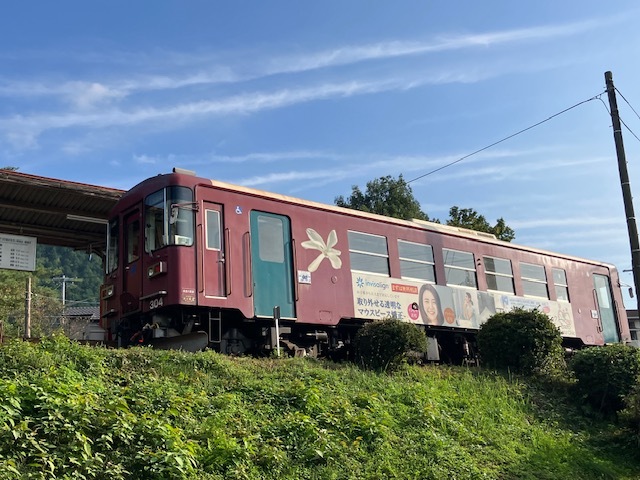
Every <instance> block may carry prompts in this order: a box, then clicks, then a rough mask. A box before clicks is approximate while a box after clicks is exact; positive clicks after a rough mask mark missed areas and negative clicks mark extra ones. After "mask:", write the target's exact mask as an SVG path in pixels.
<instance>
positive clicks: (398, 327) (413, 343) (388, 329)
mask: <svg viewBox="0 0 640 480" xmlns="http://www.w3.org/2000/svg"><path fill="white" fill-rule="evenodd" d="M355 342H356V360H357V361H358V363H359V364H360V365H361V366H363V367H364V368H368V369H371V370H378V371H386V370H387V369H389V368H392V369H393V368H396V367H398V366H399V365H400V364H402V363H403V362H404V361H405V360H406V358H407V354H409V353H410V352H417V353H419V354H423V353H424V352H426V351H427V337H426V335H425V334H424V332H423V331H422V330H420V328H418V327H417V326H415V325H413V324H411V323H406V322H402V321H400V320H396V319H386V320H381V321H378V322H373V323H368V324H367V325H365V326H364V327H362V328H361V329H360V331H358V335H357V336H356V339H355Z"/></svg>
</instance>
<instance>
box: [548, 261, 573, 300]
mask: <svg viewBox="0 0 640 480" xmlns="http://www.w3.org/2000/svg"><path fill="white" fill-rule="evenodd" d="M551 271H552V272H553V285H554V287H555V289H556V297H557V298H558V300H562V301H565V302H568V301H569V285H568V284H567V272H565V271H564V270H563V269H561V268H553V269H551Z"/></svg>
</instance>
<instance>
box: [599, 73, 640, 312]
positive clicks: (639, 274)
mask: <svg viewBox="0 0 640 480" xmlns="http://www.w3.org/2000/svg"><path fill="white" fill-rule="evenodd" d="M604 80H605V83H606V85H607V94H608V95H609V107H610V108H611V120H612V121H613V139H614V141H615V144H616V154H617V156H618V171H619V172H620V185H621V186H622V200H623V201H624V211H625V214H626V216H627V230H628V231H629V243H630V245H631V268H632V271H633V283H634V285H635V287H636V300H637V305H636V308H637V309H638V313H639V314H640V242H639V240H638V227H637V226H636V216H635V213H634V212H633V197H632V195H631V184H630V183H629V173H628V172H627V159H626V156H625V153H624V144H623V143H622V127H621V125H620V114H619V113H618V102H617V100H616V89H615V87H614V86H613V74H612V73H611V72H605V74H604Z"/></svg>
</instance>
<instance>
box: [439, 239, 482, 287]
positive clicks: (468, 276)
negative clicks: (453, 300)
mask: <svg viewBox="0 0 640 480" xmlns="http://www.w3.org/2000/svg"><path fill="white" fill-rule="evenodd" d="M442 256H443V258H444V273H445V277H446V281H447V285H456V286H460V287H471V288H476V289H477V288H478V281H477V279H476V264H475V261H474V259H473V253H470V252H461V251H459V250H449V249H448V248H443V249H442Z"/></svg>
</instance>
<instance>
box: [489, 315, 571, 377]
mask: <svg viewBox="0 0 640 480" xmlns="http://www.w3.org/2000/svg"><path fill="white" fill-rule="evenodd" d="M478 349H479V351H480V359H481V361H482V362H483V363H484V364H485V365H487V366H489V367H491V368H496V369H507V368H508V369H510V370H512V371H514V372H516V373H523V374H527V375H529V374H534V373H554V372H557V371H558V370H559V369H561V368H562V366H563V365H564V358H563V350H562V336H561V335H560V330H558V328H557V327H556V326H555V325H554V324H553V322H552V321H551V319H550V318H549V317H548V316H547V315H546V314H544V313H542V312H540V311H538V310H524V309H521V308H516V309H514V310H512V311H510V312H506V313H498V314H496V315H493V316H492V317H490V318H489V319H488V320H487V322H486V323H484V324H483V325H482V327H480V330H479V332H478Z"/></svg>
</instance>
